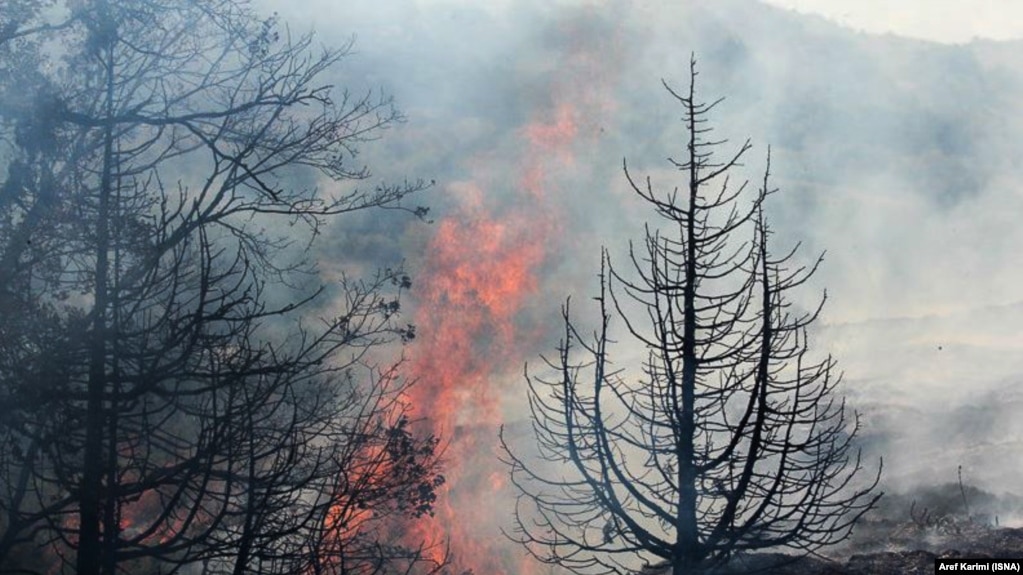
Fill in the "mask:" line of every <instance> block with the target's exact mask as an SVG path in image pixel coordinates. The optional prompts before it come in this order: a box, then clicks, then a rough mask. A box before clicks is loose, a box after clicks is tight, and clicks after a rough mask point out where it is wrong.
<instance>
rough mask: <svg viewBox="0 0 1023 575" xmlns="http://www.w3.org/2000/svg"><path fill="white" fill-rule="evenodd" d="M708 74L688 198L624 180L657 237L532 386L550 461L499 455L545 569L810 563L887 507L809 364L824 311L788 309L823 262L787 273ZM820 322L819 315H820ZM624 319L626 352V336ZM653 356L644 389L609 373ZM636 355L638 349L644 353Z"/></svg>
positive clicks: (833, 381) (693, 109) (693, 129)
mask: <svg viewBox="0 0 1023 575" xmlns="http://www.w3.org/2000/svg"><path fill="white" fill-rule="evenodd" d="M696 77H697V72H696V64H695V59H694V60H693V62H692V66H691V69H690V78H689V80H690V85H689V91H688V93H682V94H680V93H678V92H676V91H674V90H673V89H672V88H671V87H670V86H669V85H668V84H665V88H666V89H667V90H668V92H669V93H670V94H671V96H673V97H674V99H675V100H677V101H678V103H680V104H681V106H682V110H683V121H684V123H685V128H686V132H687V136H688V141H689V143H688V146H687V148H686V154H685V156H684V158H683V159H681V160H675V159H671V160H670V161H671V163H672V164H673V166H674V167H675V168H676V169H677V170H678V171H679V172H680V173H682V174H684V176H685V177H686V179H687V180H688V181H687V185H686V186H685V187H684V188H682V189H681V190H680V189H679V188H675V189H674V190H672V191H669V192H658V191H656V190H655V188H654V186H653V184H652V183H651V180H650V178H647V179H646V181H637V180H636V179H634V178H633V176H632V174H631V173H630V171H629V169H628V166H627V165H624V164H623V169H624V171H625V176H626V178H627V180H628V183H629V185H630V186H631V188H632V189H633V190H634V191H635V192H636V194H638V195H639V196H640V197H641V198H642V199H643V200H645V201H646V202H647V203H649V204H650V206H651V207H652V208H653V209H654V211H655V212H656V213H657V215H658V216H660V218H661V219H662V226H660V227H651V226H648V227H647V232H646V237H645V238H644V241H643V243H642V246H641V247H640V248H639V249H634V248H632V249H630V254H631V261H630V264H631V265H630V268H631V270H632V272H633V273H631V274H624V273H621V272H620V270H619V269H618V268H617V267H616V266H615V265H613V263H612V262H611V259H610V257H609V256H608V254H607V252H604V253H603V255H602V264H601V272H600V292H599V295H598V296H597V297H596V298H595V299H596V301H597V303H598V305H599V309H600V312H599V313H600V315H599V322H598V327H597V329H596V330H595V332H594V334H593V336H592V337H586V336H584V334H583V333H580V331H581V330H580V329H577V327H576V324H575V323H574V321H573V320H572V318H571V316H570V313H569V306H568V304H567V303H566V305H565V306H564V308H563V310H562V312H563V317H564V326H565V331H564V336H563V339H562V340H561V342H560V344H559V346H558V348H557V349H558V353H557V356H556V357H554V358H553V359H548V358H545V359H544V361H545V363H546V367H547V368H548V369H549V370H550V371H551V372H552V373H553V375H550V376H533V375H531V374H530V373H529V372H528V371H527V374H526V377H527V380H528V383H529V389H530V392H529V401H530V408H531V414H532V423H533V426H532V427H533V431H534V434H535V437H536V440H537V444H538V449H539V451H538V454H539V455H538V459H529V458H526V457H523V456H520V455H519V454H517V453H516V452H515V451H512V450H511V449H510V448H509V446H508V443H507V442H506V441H505V438H504V432H503V431H502V445H503V446H504V449H505V453H506V457H507V460H508V462H509V463H510V466H511V472H512V479H513V482H514V484H515V485H516V487H517V488H518V489H519V490H520V492H521V495H520V497H519V504H518V505H517V508H516V520H517V521H516V523H517V525H516V527H517V529H516V530H515V532H514V533H512V534H511V535H510V536H511V537H512V538H513V539H515V540H517V541H519V542H520V543H522V544H524V545H525V546H526V547H527V549H528V550H529V551H530V552H531V553H532V554H533V555H534V556H535V557H537V558H538V559H540V560H541V561H543V562H546V563H550V564H557V565H560V566H562V567H564V568H567V569H569V570H570V571H572V572H576V573H622V572H634V571H635V570H636V569H638V567H637V565H636V563H637V561H638V560H645V561H648V562H651V561H652V562H657V561H660V562H662V563H665V564H669V565H670V566H671V567H670V568H671V572H672V573H673V574H674V575H681V574H683V573H686V574H690V573H695V572H700V571H702V570H707V569H710V568H713V567H715V566H719V565H721V564H722V563H723V562H725V561H727V560H728V559H729V558H730V557H733V556H734V555H735V554H737V553H742V552H748V551H755V550H760V549H766V548H773V547H785V548H790V549H795V550H799V551H805V552H810V551H813V550H815V549H818V548H820V547H821V546H825V545H829V544H834V543H837V542H839V541H841V540H843V539H844V538H845V537H847V536H848V534H849V533H850V530H851V528H852V526H853V524H854V522H855V521H856V520H857V519H858V518H859V517H860V516H861V515H862V514H863V513H865V512H866V511H867V510H869V509H870V508H871V507H872V506H873V505H874V503H875V502H876V501H877V498H878V497H879V496H880V495H875V494H873V493H872V492H873V491H874V488H875V486H876V484H877V480H878V477H879V475H880V469H878V475H877V476H874V477H872V481H866V483H865V484H864V483H863V482H858V481H857V480H856V477H857V472H858V471H860V469H861V465H860V457H859V454H858V452H855V451H854V450H853V447H852V444H851V442H852V440H853V438H854V436H855V434H856V430H857V428H858V420H857V418H856V416H855V415H854V416H853V417H852V418H850V417H848V415H847V411H846V409H845V406H844V403H843V402H841V401H837V400H836V399H834V397H833V395H832V392H833V391H834V389H835V386H836V385H837V384H838V383H839V379H840V378H839V376H838V375H837V374H836V373H835V362H834V360H833V359H832V358H831V357H827V358H825V359H823V360H819V361H814V360H812V359H811V357H810V355H809V343H808V336H807V331H808V330H807V328H808V326H809V325H810V324H811V323H812V322H813V321H814V320H815V319H816V318H817V315H818V313H819V311H820V307H817V309H815V310H812V311H809V312H798V311H795V309H794V306H793V305H792V304H791V303H790V299H789V293H790V292H791V291H792V290H793V289H795V288H797V287H799V286H800V285H802V284H803V283H805V282H806V281H807V279H809V278H810V277H811V276H812V275H813V273H814V271H815V270H816V269H817V264H819V263H820V259H818V260H817V261H816V262H814V263H813V265H811V266H808V267H803V266H798V265H797V264H796V263H795V262H796V250H792V251H791V252H789V253H787V254H786V255H785V256H783V257H775V256H773V255H772V251H771V249H769V241H768V240H769V237H770V236H771V232H770V230H769V227H768V225H767V223H766V221H765V218H764V213H763V205H764V201H765V199H766V197H767V196H768V195H769V193H770V190H769V188H768V174H769V171H770V159H769V155H768V168H767V171H766V172H765V175H764V179H763V187H761V188H760V189H759V191H757V192H756V193H755V194H753V195H754V197H753V199H752V201H751V202H750V203H749V204H748V205H747V206H743V205H742V202H741V200H742V198H743V195H744V193H745V190H746V188H747V185H746V184H742V185H739V186H731V185H730V182H729V174H730V173H731V172H732V171H733V169H734V168H736V167H737V166H740V161H741V160H742V158H743V156H744V155H745V154H746V153H747V151H748V150H749V149H750V143H749V141H748V140H747V141H746V142H745V143H744V144H742V145H741V146H739V147H738V150H737V151H736V152H735V153H733V154H732V155H730V156H728V157H727V158H726V159H724V160H721V159H719V158H718V156H717V155H715V150H716V149H717V148H718V147H720V146H721V145H722V144H724V143H725V142H724V141H714V140H713V139H712V138H711V135H710V134H711V128H710V127H709V125H708V115H709V114H710V112H711V111H712V110H713V109H714V107H715V106H716V105H717V104H718V103H719V102H720V100H718V101H716V102H713V103H710V104H705V103H701V102H700V101H698V100H697V99H696V96H695V83H696ZM821 305H823V299H822V301H821ZM615 318H620V320H621V323H622V324H623V326H624V333H625V335H624V337H623V338H622V339H621V340H619V339H617V338H616V337H615V336H614V335H613V333H614V326H613V325H612V320H613V319H615ZM626 341H629V342H634V344H635V346H638V348H641V349H643V350H645V354H646V359H645V360H644V361H643V362H642V364H641V366H639V369H638V373H633V372H631V371H630V370H629V368H628V366H627V365H626V364H624V363H615V362H613V361H612V355H613V350H614V348H615V347H616V346H618V347H622V346H624V345H625V343H624V342H626ZM631 349H633V350H635V349H637V347H632V348H631Z"/></svg>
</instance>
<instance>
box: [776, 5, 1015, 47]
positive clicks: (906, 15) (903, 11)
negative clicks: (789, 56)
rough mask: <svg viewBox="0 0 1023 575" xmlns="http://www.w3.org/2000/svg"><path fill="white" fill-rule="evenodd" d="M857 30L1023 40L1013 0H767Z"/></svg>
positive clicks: (943, 38)
mask: <svg viewBox="0 0 1023 575" xmlns="http://www.w3.org/2000/svg"><path fill="white" fill-rule="evenodd" d="M766 2H767V3H768V4H774V5H775V6H781V7H785V8H791V9H795V10H796V11H798V12H803V13H807V14H820V15H822V16H825V17H826V18H828V19H830V20H833V21H835V22H838V23H841V24H843V25H845V26H848V27H850V28H854V29H856V30H862V31H865V32H872V33H878V34H883V33H889V32H890V33H893V34H897V35H900V36H907V37H910V38H919V39H923V40H932V41H935V42H945V43H962V42H969V41H970V40H972V39H974V38H987V39H992V40H1010V39H1018V38H1023V2H1019V1H1018V0H766Z"/></svg>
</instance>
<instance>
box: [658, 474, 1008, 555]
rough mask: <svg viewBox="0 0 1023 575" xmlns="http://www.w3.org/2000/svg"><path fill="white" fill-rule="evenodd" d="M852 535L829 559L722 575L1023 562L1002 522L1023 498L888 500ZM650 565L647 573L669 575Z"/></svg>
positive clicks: (943, 491)
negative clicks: (937, 562)
mask: <svg viewBox="0 0 1023 575" xmlns="http://www.w3.org/2000/svg"><path fill="white" fill-rule="evenodd" d="M882 501H883V503H882V504H881V506H880V507H879V509H878V510H876V512H874V513H872V514H870V515H868V516H867V517H865V518H864V519H863V520H861V522H860V523H859V524H857V527H856V530H855V531H854V533H853V535H852V537H850V539H849V540H848V541H847V542H846V543H844V544H843V545H842V546H840V547H837V548H834V549H830V550H828V551H827V552H826V555H821V556H805V557H798V558H796V557H792V556H789V555H784V554H780V553H758V554H751V555H747V556H745V557H737V558H736V559H735V560H734V561H733V562H732V564H731V565H730V566H729V568H728V569H724V570H721V571H719V573H720V574H721V575H726V574H727V575H740V574H746V573H770V574H776V575H903V574H908V575H914V574H921V575H922V574H927V575H931V574H933V573H934V559H935V558H938V557H948V558H1009V559H1015V560H1020V559H1023V527H1005V526H1003V525H1000V523H1004V522H1005V521H1006V519H1007V518H1010V519H1011V520H1012V521H1013V523H1018V522H1019V519H1020V518H1021V517H1023V498H1020V497H1018V496H1015V495H999V496H996V495H994V494H991V493H988V492H985V491H982V490H979V489H977V488H973V487H965V488H961V487H960V486H959V485H958V484H948V485H942V486H936V487H932V488H927V489H924V490H920V491H917V492H916V493H914V494H901V495H892V496H886V497H885V498H883V499H882ZM670 572H671V571H670V569H665V568H664V567H659V568H651V569H648V570H646V571H644V572H643V573H644V575H647V574H649V575H663V574H666V573H670Z"/></svg>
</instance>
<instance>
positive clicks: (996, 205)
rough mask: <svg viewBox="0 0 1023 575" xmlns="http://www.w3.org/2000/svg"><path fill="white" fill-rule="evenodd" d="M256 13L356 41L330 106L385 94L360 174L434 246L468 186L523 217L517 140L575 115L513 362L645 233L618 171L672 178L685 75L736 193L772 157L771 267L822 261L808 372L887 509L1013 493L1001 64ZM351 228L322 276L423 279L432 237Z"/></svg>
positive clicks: (519, 5)
mask: <svg viewBox="0 0 1023 575" xmlns="http://www.w3.org/2000/svg"><path fill="white" fill-rule="evenodd" d="M260 5H262V6H265V7H267V8H268V9H272V10H277V11H279V12H280V13H281V15H282V17H283V19H284V21H286V22H290V23H291V24H292V26H293V27H295V29H304V27H306V26H314V27H315V29H316V30H317V32H318V34H319V37H320V38H321V40H322V41H324V42H328V43H336V42H340V41H343V40H345V39H347V38H349V37H350V36H351V35H353V34H354V35H355V36H356V37H357V42H356V44H355V53H354V54H353V56H352V57H351V58H350V59H349V61H348V63H347V66H346V68H345V69H344V70H342V71H341V75H340V76H339V78H338V82H339V83H340V84H343V85H346V86H348V87H350V88H352V89H354V90H357V89H360V88H361V89H368V88H376V87H381V88H383V89H384V90H385V91H387V92H388V93H391V94H393V95H394V96H395V98H396V99H397V101H398V104H399V106H401V107H402V108H403V109H404V110H405V112H406V113H407V115H408V118H409V122H408V123H407V124H405V125H403V126H401V127H399V128H397V129H395V130H394V131H393V132H392V133H390V134H388V135H387V137H386V138H385V139H384V140H382V141H381V142H378V143H376V144H374V145H372V146H369V147H368V148H367V150H366V153H365V154H364V156H362V159H364V160H365V161H367V162H368V163H369V164H370V165H371V166H373V167H374V169H375V172H376V174H377V176H378V177H380V178H383V179H392V180H393V179H400V178H402V177H405V176H409V177H424V178H427V179H430V178H434V179H436V180H437V181H438V186H437V188H436V189H435V190H434V191H433V192H432V193H430V194H429V195H428V196H427V197H426V198H425V200H426V201H427V202H428V203H430V204H431V205H432V206H433V207H434V212H433V214H432V215H433V217H434V218H435V219H438V220H441V219H443V218H445V217H446V216H449V215H451V214H452V213H454V212H455V211H457V209H458V207H459V206H460V205H461V204H462V202H463V201H464V194H463V192H464V190H465V189H466V186H467V185H469V184H474V185H478V187H479V189H481V190H483V193H484V194H485V195H486V201H487V202H488V206H489V207H490V209H492V210H493V211H494V214H495V215H496V216H497V217H498V218H499V217H500V214H501V213H502V210H511V209H512V208H513V207H515V209H521V205H522V203H523V202H524V201H525V198H527V197H528V196H527V195H523V194H522V193H521V191H522V190H521V188H522V185H523V184H522V183H521V182H522V177H523V173H522V172H523V169H524V166H526V165H527V164H528V163H529V158H530V157H531V156H530V154H536V153H538V152H537V151H536V150H535V149H531V147H530V142H531V141H532V140H530V138H529V137H528V135H525V132H524V130H525V129H526V128H525V127H526V126H528V125H529V124H530V123H531V122H540V123H545V124H547V125H555V124H556V123H557V121H558V109H559V106H561V105H570V106H572V107H573V110H575V112H572V113H571V114H574V115H572V116H571V119H572V121H573V122H574V123H575V125H576V131H575V132H574V136H573V139H572V143H571V145H570V146H568V149H569V150H570V158H569V157H565V158H559V157H557V156H551V157H546V156H545V157H544V158H543V160H542V162H540V163H541V164H542V166H543V167H544V169H545V173H544V178H543V181H544V192H545V194H546V196H545V198H546V199H545V200H544V201H543V202H541V203H538V209H542V210H544V211H545V212H548V213H554V214H555V215H556V222H557V233H556V234H554V235H552V236H551V238H550V244H549V246H548V247H549V251H548V254H547V257H546V258H545V260H544V263H543V266H542V269H540V270H539V271H538V277H539V278H540V279H541V283H540V285H539V287H538V290H537V293H538V296H537V297H535V298H533V300H532V301H531V303H530V305H529V306H528V307H527V308H526V309H524V310H523V311H522V314H521V318H520V319H519V322H520V323H521V324H522V325H528V326H535V329H534V330H533V331H531V332H530V333H535V332H536V331H537V330H539V332H541V333H543V334H545V335H544V337H539V338H537V344H536V345H537V349H536V350H535V351H536V352H540V351H544V350H546V349H550V347H551V346H552V345H553V342H554V341H555V340H554V338H555V337H556V336H555V333H556V331H555V330H556V329H557V327H556V326H557V319H558V317H557V309H558V305H559V303H560V302H561V301H562V300H563V298H564V297H565V296H567V295H573V296H574V298H575V299H576V300H577V301H585V300H586V299H588V297H589V296H591V295H592V294H593V290H594V288H595V283H594V275H595V274H596V273H597V266H598V262H599V251H598V246H599V245H601V244H607V245H609V246H611V247H612V248H613V249H614V250H617V251H618V253H619V254H620V253H621V250H622V247H623V246H624V244H625V242H626V241H627V240H628V239H629V238H636V237H638V233H639V231H640V230H641V226H642V222H643V220H644V219H645V218H647V217H649V214H648V213H647V212H646V211H645V209H644V206H643V205H642V203H641V202H639V201H638V200H635V199H634V198H630V197H629V195H628V193H627V191H626V184H625V181H624V178H623V177H622V175H621V170H620V166H621V161H622V157H623V156H625V157H628V158H629V163H630V166H631V169H633V170H635V172H636V173H637V174H647V173H649V174H651V176H652V177H653V178H654V179H655V181H660V182H664V183H665V184H669V185H670V184H671V182H672V180H673V178H674V177H675V174H673V173H672V172H671V170H670V169H669V166H668V165H667V164H666V162H665V161H664V158H665V157H666V156H668V155H672V154H676V153H678V152H680V151H681V149H682V145H683V144H684V143H683V142H682V141H681V140H680V137H681V130H680V129H679V126H678V124H677V117H678V109H677V108H676V107H675V106H674V105H673V103H672V101H671V99H670V97H669V96H668V95H667V94H666V93H665V92H664V90H663V89H662V88H661V87H660V80H661V79H662V78H664V79H666V80H668V81H669V82H671V83H674V85H675V86H679V87H681V86H684V79H685V73H686V69H687V66H688V60H689V54H690V53H691V52H695V53H696V54H697V56H698V58H699V60H700V70H701V76H700V81H701V92H702V93H703V94H704V95H705V96H706V97H707V98H708V99H713V98H715V97H717V96H725V97H726V100H725V102H724V103H722V104H721V106H720V108H719V110H720V111H719V114H718V116H717V120H718V123H717V127H718V129H719V133H720V134H721V135H723V136H725V137H728V138H730V140H731V142H732V144H738V143H741V141H742V140H743V139H744V138H745V137H747V136H749V137H751V138H752V140H753V142H754V144H755V146H756V147H755V149H754V150H753V152H751V154H750V155H749V161H748V163H747V166H746V168H745V171H744V172H743V173H744V175H746V176H747V177H748V178H749V179H750V180H751V185H755V184H756V182H757V181H758V180H759V178H760V175H761V172H762V170H763V165H764V157H765V155H766V148H767V145H771V146H772V150H773V151H772V156H773V162H772V167H773V172H774V177H773V181H774V184H775V185H776V186H778V187H779V188H781V193H780V194H779V195H777V196H774V197H773V199H772V201H771V204H770V211H771V213H770V216H771V218H772V221H773V226H774V229H775V230H776V231H777V232H778V241H779V242H781V244H790V243H793V242H796V241H802V242H803V245H804V247H803V252H802V255H803V257H804V258H806V260H807V261H809V260H810V259H811V258H812V257H814V256H815V255H816V254H817V253H819V252H820V251H823V250H827V256H826V259H825V264H824V266H823V268H822V269H821V271H820V273H819V275H818V276H817V277H816V280H815V281H814V282H813V283H812V285H810V286H807V289H805V290H804V292H803V294H804V295H805V297H806V301H805V302H802V303H803V304H804V305H807V306H809V305H812V303H813V302H814V301H815V300H816V298H817V297H819V296H820V293H821V291H822V290H823V289H824V288H827V290H828V295H829V299H828V304H827V307H826V308H825V312H824V315H823V318H822V325H821V327H820V328H819V329H818V330H817V332H816V333H815V341H816V345H815V349H816V350H817V351H819V352H820V353H822V354H823V353H828V352H830V353H833V354H834V355H835V356H836V358H837V359H838V361H839V366H840V367H841V368H842V369H843V370H844V372H845V374H846V380H845V381H846V385H845V388H844V389H845V392H846V393H847V394H848V396H849V401H850V405H851V406H852V407H854V408H856V409H859V410H860V411H862V412H863V414H864V418H865V423H866V424H867V425H868V426H871V425H872V426H873V427H868V429H867V434H868V439H869V444H868V448H869V453H870V455H878V454H884V455H885V456H886V471H887V479H886V480H887V481H888V483H889V485H890V486H895V487H908V486H910V485H912V484H914V483H917V482H928V481H930V482H935V481H937V482H944V481H953V480H954V479H955V470H956V466H957V465H959V464H962V465H963V466H964V474H965V476H966V479H967V480H969V481H973V482H976V483H979V484H980V485H982V486H985V487H988V488H991V489H993V490H995V491H1004V490H1010V489H1012V488H1014V485H1013V484H1012V481H1011V480H1012V478H1014V477H1018V473H1019V472H1020V471H1023V463H1018V462H1023V457H1019V453H1020V451H1021V450H1023V445H1021V444H1020V443H1019V442H1020V440H1021V438H1023V427H1021V426H1020V425H1019V424H1018V423H1017V422H1018V419H1016V416H1015V414H1016V413H1017V411H1018V410H1020V409H1023V395H1021V394H1020V392H1019V391H1018V390H1020V389H1023V386H1021V384H1023V353H1021V351H1023V327H1020V326H1023V292H1021V289H1020V286H1021V285H1023V271H1021V268H1020V263H1021V260H1020V256H1019V254H1020V253H1023V226H1019V225H1018V218H1019V214H1023V193H1021V192H1020V182H1021V181H1023V178H1021V176H1023V173H1021V172H1023V162H1021V160H1023V157H1021V153H1023V152H1021V151H1023V148H1021V147H1020V146H1019V144H1018V142H1020V141H1021V140H1023V109H1021V108H1023V98H1021V96H1023V64H1021V63H1019V60H1018V58H1017V57H1016V56H1015V55H1016V54H1018V51H1019V48H1020V45H1019V43H1018V42H991V41H980V42H974V43H970V44H964V45H958V46H950V45H942V44H935V43H930V42H924V41H920V40H912V39H905V38H900V37H896V36H891V35H887V36H877V35H869V34H865V33H860V32H855V31H851V30H848V29H844V28H841V27H839V26H838V25H836V24H834V23H832V22H829V21H826V20H824V19H822V18H818V17H810V16H802V15H799V14H796V13H792V12H786V11H784V10H779V9H777V8H774V7H771V6H768V5H765V4H761V3H758V2H754V1H752V0H725V1H720V2H714V3H704V2H699V3H698V2H695V1H694V2H680V3H664V4H663V5H662V4H660V3H646V2H632V3H621V4H608V5H603V4H590V3H583V2H555V3H548V2H532V1H529V2H514V3H513V2H496V3H487V4H485V5H480V4H478V3H469V2H464V3H461V2H415V1H411V0H406V1H392V2H369V1H361V0H360V1H356V2H346V3H344V4H343V5H342V4H340V3H334V2H329V1H327V0H319V1H310V2H303V3H284V2H276V1H274V0H261V2H260ZM587 59H588V60H587ZM366 217H367V218H368V217H372V218H374V219H372V220H368V219H367V220H365V221H363V222H361V223H358V224H355V225H352V224H350V225H351V226H352V227H349V228H346V229H338V230H335V234H336V239H335V241H334V243H333V244H332V245H334V246H335V248H334V249H336V250H337V257H339V258H341V257H344V258H356V259H358V258H365V259H367V260H374V259H375V258H377V259H379V258H382V259H385V260H386V259H399V258H402V257H404V258H407V260H408V261H409V264H410V266H411V267H413V268H415V267H416V266H417V265H419V263H420V262H422V261H423V260H424V258H425V254H424V253H423V250H424V249H425V248H424V245H425V241H426V240H427V239H428V238H429V237H430V234H431V233H433V232H432V230H433V229H435V228H434V227H425V226H421V225H418V224H409V223H408V221H407V218H401V217H398V216H394V217H391V216H380V215H379V214H375V215H373V216H366ZM381 218H382V219H381ZM378 226H382V227H378ZM374 230H376V231H374ZM349 240H356V241H355V243H352V242H350V241H349ZM352 246H355V247H352ZM323 257H325V258H330V257H333V254H331V253H324V254H323ZM420 329H421V332H422V333H428V332H429V329H430V326H429V325H423V326H420ZM535 359H536V357H535V355H532V356H527V357H522V358H520V361H519V362H518V363H516V364H514V365H510V366H508V373H507V378H506V381H504V380H503V381H501V382H500V384H499V385H495V393H500V394H504V395H506V396H507V397H508V399H507V402H506V407H505V413H506V416H507V417H508V418H509V419H512V420H514V419H515V418H516V417H517V416H518V417H520V416H521V413H520V412H519V411H518V410H519V409H520V406H521V403H520V402H521V399H522V398H521V395H522V394H521V383H520V380H519V370H520V368H521V362H525V361H530V362H531V363H533V362H535Z"/></svg>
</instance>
